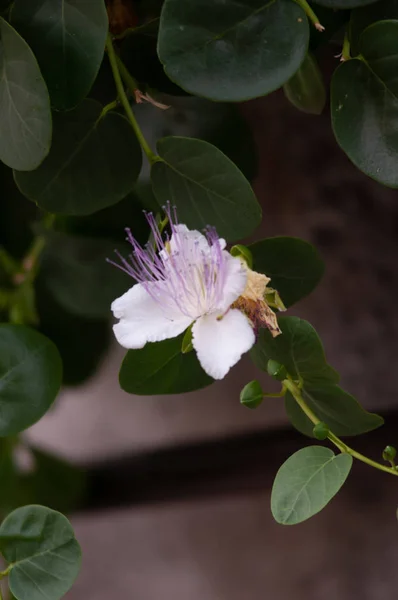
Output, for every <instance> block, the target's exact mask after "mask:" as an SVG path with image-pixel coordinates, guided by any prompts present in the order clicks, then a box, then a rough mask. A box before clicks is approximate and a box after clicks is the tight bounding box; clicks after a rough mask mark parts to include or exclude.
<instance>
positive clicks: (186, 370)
mask: <svg viewBox="0 0 398 600" xmlns="http://www.w3.org/2000/svg"><path fill="white" fill-rule="evenodd" d="M183 338H184V334H182V335H180V336H178V337H176V338H173V339H170V340H165V341H164V342H157V343H155V344H146V346H145V347H144V348H142V350H129V351H128V352H127V354H126V356H125V358H124V360H123V364H122V367H121V369H120V373H119V382H120V386H121V388H122V389H123V390H124V391H125V392H128V393H129V394H137V395H141V396H151V395H153V394H184V393H186V392H192V391H194V390H200V389H202V388H204V387H206V386H208V385H210V384H212V383H213V379H212V378H211V377H209V376H208V375H206V373H205V372H204V371H203V370H202V368H201V366H200V364H199V361H198V359H197V358H196V354H195V352H189V353H188V354H182V353H181V346H182V340H183Z"/></svg>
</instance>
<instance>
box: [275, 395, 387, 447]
mask: <svg viewBox="0 0 398 600" xmlns="http://www.w3.org/2000/svg"><path fill="white" fill-rule="evenodd" d="M302 394H303V397H304V399H305V401H306V403H307V404H308V406H309V407H310V408H311V410H312V411H313V412H314V413H315V414H316V416H317V417H318V419H321V421H324V422H325V423H326V424H327V425H328V427H329V429H330V430H331V431H332V432H333V433H334V434H335V435H337V436H339V437H343V436H350V435H361V434H362V433H367V432H368V431H373V429H377V427H380V426H381V425H383V423H384V421H383V419H382V418H381V417H379V415H376V414H374V413H369V412H367V411H366V410H364V409H363V408H362V407H361V405H360V404H359V403H358V402H357V400H356V399H355V398H354V396H351V394H348V393H347V392H345V391H344V390H342V389H341V387H339V386H338V385H335V384H322V385H318V386H311V385H305V387H304V389H303V390H302ZM285 408H286V412H287V415H288V417H289V419H290V421H291V423H292V424H293V425H294V427H295V428H296V429H297V430H298V431H300V432H301V433H303V434H304V435H308V436H309V437H315V436H314V425H313V423H312V422H311V421H310V420H309V419H308V417H306V416H305V414H304V413H303V411H302V410H301V408H300V407H299V406H298V404H297V402H296V401H295V400H294V398H293V396H292V395H291V394H290V393H289V392H288V393H287V394H286V397H285Z"/></svg>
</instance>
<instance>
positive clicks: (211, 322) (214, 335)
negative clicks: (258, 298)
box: [192, 309, 256, 379]
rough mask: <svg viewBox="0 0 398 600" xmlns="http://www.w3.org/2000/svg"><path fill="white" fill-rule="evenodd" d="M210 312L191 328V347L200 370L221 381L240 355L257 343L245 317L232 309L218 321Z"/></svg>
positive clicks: (214, 314) (215, 315)
mask: <svg viewBox="0 0 398 600" xmlns="http://www.w3.org/2000/svg"><path fill="white" fill-rule="evenodd" d="M217 317H218V315H217V314H216V313H213V314H211V315H206V316H204V317H201V318H200V319H198V321H196V323H195V324H194V326H193V327H192V344H193V347H194V348H195V350H196V353H197V355H198V359H199V362H200V364H201V365H202V368H203V369H204V370H205V371H206V373H207V374H208V375H210V376H211V377H213V378H214V379H222V378H223V377H225V375H226V374H227V373H228V371H229V370H230V368H231V367H233V366H234V365H235V364H236V363H237V362H238V360H239V359H240V357H241V356H242V354H244V353H245V352H247V351H248V350H250V348H251V347H252V346H253V344H254V342H255V341H256V337H255V335H254V331H253V329H252V327H251V325H250V323H249V320H248V319H247V317H246V316H245V315H244V314H243V313H242V312H240V310H236V309H232V310H229V311H228V312H227V314H226V315H224V316H223V317H222V318H221V319H220V320H218V318H217Z"/></svg>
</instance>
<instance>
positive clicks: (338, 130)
mask: <svg viewBox="0 0 398 600" xmlns="http://www.w3.org/2000/svg"><path fill="white" fill-rule="evenodd" d="M359 50H360V52H361V55H362V57H363V58H362V60H359V59H355V60H349V61H347V62H345V63H343V64H342V65H341V66H340V67H339V68H338V69H337V70H336V71H335V73H334V76H333V79H332V96H331V100H332V101H331V110H332V124H333V130H334V134H335V136H336V139H337V141H338V143H339V144H340V146H341V147H342V149H343V150H344V152H346V154H347V155H348V156H349V158H350V159H351V160H352V162H353V163H354V164H355V165H356V166H357V167H358V168H359V169H361V171H363V172H364V173H366V174H367V175H369V176H370V177H373V178H374V179H376V181H379V182H380V183H383V184H384V185H388V186H390V187H398V133H397V128H396V121H397V119H398V79H397V77H396V73H397V70H398V20H397V21H380V22H378V23H375V24H374V25H371V26H370V27H368V28H367V29H366V30H365V31H364V32H363V34H362V36H361V38H360V43H359Z"/></svg>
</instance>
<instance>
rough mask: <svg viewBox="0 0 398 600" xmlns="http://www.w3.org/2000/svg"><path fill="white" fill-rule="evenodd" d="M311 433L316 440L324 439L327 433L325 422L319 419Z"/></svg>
mask: <svg viewBox="0 0 398 600" xmlns="http://www.w3.org/2000/svg"><path fill="white" fill-rule="evenodd" d="M312 433H313V434H314V437H315V438H316V439H317V440H326V438H327V437H328V435H329V427H328V426H327V425H326V423H324V422H323V421H321V422H320V423H317V424H316V425H315V427H314V429H313V430H312Z"/></svg>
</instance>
